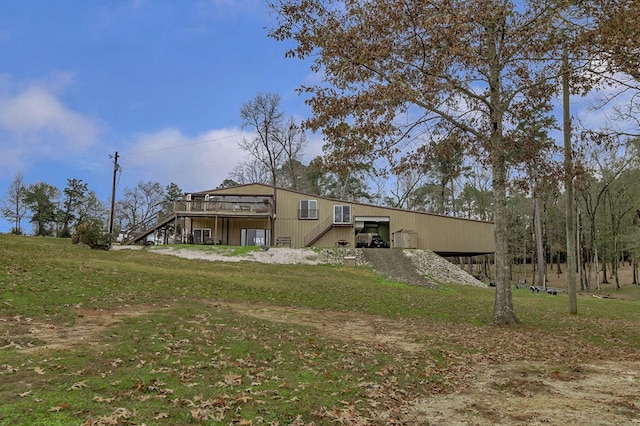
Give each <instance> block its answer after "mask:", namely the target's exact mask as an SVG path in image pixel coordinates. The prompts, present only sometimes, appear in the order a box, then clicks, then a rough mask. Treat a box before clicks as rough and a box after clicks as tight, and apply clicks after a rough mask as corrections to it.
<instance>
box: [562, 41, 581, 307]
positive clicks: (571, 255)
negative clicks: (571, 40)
mask: <svg viewBox="0 0 640 426" xmlns="http://www.w3.org/2000/svg"><path fill="white" fill-rule="evenodd" d="M562 67H563V68H564V69H563V73H562V104H563V108H562V109H563V114H562V117H563V120H562V121H563V130H564V132H563V133H564V137H563V138H564V173H565V181H564V183H565V191H566V197H567V204H566V209H565V213H566V238H567V294H568V296H569V313H570V314H573V315H575V314H577V313H578V299H577V296H576V241H575V237H576V232H575V207H574V194H573V148H572V147H571V113H570V102H569V101H570V99H569V96H570V93H569V61H568V58H567V51H566V49H565V50H563V52H562ZM558 271H560V263H558ZM558 273H560V272H558Z"/></svg>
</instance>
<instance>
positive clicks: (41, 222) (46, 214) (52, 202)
mask: <svg viewBox="0 0 640 426" xmlns="http://www.w3.org/2000/svg"><path fill="white" fill-rule="evenodd" d="M59 198H60V190H59V189H58V188H56V187H55V186H53V185H49V184H48V183H45V182H39V183H34V184H31V185H29V186H28V187H27V192H26V196H25V203H26V205H27V206H28V207H29V210H30V211H31V222H32V223H33V224H34V226H35V235H43V236H49V235H53V234H54V233H55V231H56V225H57V223H56V222H57V215H58V201H59Z"/></svg>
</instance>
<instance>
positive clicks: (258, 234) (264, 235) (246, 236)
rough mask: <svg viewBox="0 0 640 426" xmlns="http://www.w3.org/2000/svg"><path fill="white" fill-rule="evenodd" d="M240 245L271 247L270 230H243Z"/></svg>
mask: <svg viewBox="0 0 640 426" xmlns="http://www.w3.org/2000/svg"><path fill="white" fill-rule="evenodd" d="M240 245H243V246H268V245H271V230H270V229H244V228H243V229H241V230H240Z"/></svg>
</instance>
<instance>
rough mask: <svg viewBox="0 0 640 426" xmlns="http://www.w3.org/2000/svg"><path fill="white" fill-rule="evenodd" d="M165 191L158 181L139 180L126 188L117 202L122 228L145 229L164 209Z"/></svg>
mask: <svg viewBox="0 0 640 426" xmlns="http://www.w3.org/2000/svg"><path fill="white" fill-rule="evenodd" d="M164 199H165V191H164V189H163V188H162V186H161V185H160V183H158V182H151V181H148V182H142V181H140V182H138V184H137V185H136V186H135V187H134V188H125V189H124V198H123V199H122V200H120V201H118V203H117V210H118V216H119V222H120V226H121V228H127V229H139V228H140V229H144V228H146V226H147V225H148V223H149V222H150V221H153V220H154V219H155V217H156V215H157V213H158V212H160V211H161V210H162V205H163V201H164Z"/></svg>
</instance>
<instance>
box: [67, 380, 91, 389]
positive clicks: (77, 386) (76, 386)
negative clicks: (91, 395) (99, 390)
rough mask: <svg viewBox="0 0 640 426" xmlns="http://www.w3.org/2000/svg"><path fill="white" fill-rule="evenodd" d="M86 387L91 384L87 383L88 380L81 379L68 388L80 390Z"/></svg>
mask: <svg viewBox="0 0 640 426" xmlns="http://www.w3.org/2000/svg"><path fill="white" fill-rule="evenodd" d="M86 387H89V386H88V385H87V381H86V380H83V381H81V382H76V383H74V384H72V385H71V386H69V387H68V388H67V390H80V389H84V388H86Z"/></svg>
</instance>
